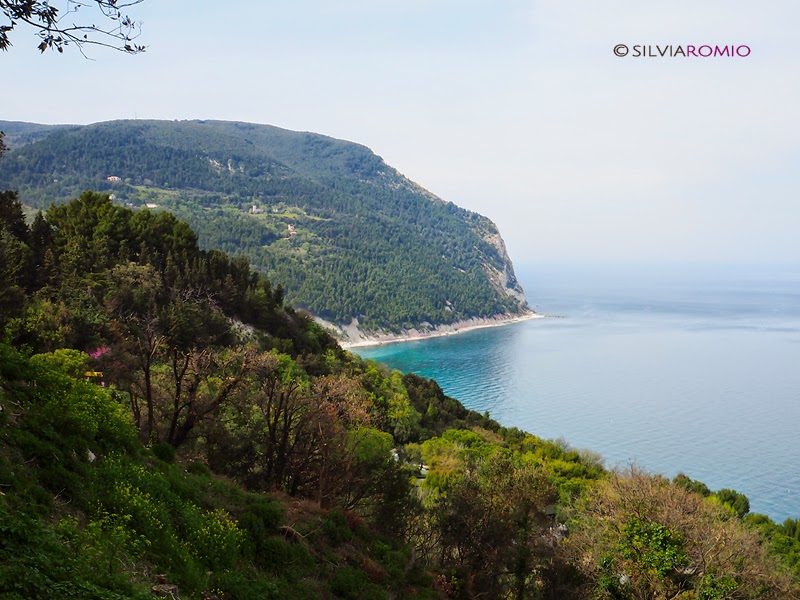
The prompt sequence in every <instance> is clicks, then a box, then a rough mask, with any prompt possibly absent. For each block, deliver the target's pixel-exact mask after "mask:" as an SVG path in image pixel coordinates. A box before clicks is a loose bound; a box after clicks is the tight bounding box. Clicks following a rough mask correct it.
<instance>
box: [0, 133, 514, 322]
mask: <svg viewBox="0 0 800 600" xmlns="http://www.w3.org/2000/svg"><path fill="white" fill-rule="evenodd" d="M3 129H5V130H9V131H12V132H13V148H12V150H11V151H10V152H9V153H8V155H7V156H6V157H5V158H4V159H3V160H2V161H0V188H9V189H18V190H19V191H20V195H21V197H22V198H24V199H25V202H26V203H28V204H31V205H32V206H33V207H35V208H44V207H46V206H49V205H50V203H52V202H56V203H60V202H63V201H66V200H68V199H70V198H73V197H76V196H77V195H78V194H79V193H80V192H81V191H82V190H85V189H95V190H99V191H103V192H106V193H109V194H113V197H114V200H115V202H117V203H120V204H127V205H129V206H130V207H136V208H138V207H142V206H143V205H148V204H149V205H150V207H151V208H152V209H153V210H162V209H167V210H170V211H173V212H174V213H176V214H177V215H178V216H179V217H181V218H182V219H185V220H186V221H188V222H189V223H190V224H191V226H192V227H193V228H194V229H195V230H196V231H197V233H198V236H199V240H200V243H201V245H202V246H203V247H205V248H217V249H220V250H224V251H227V252H229V253H234V254H238V253H243V254H245V255H247V257H248V258H249V260H250V261H251V263H252V264H253V265H254V266H255V267H256V268H257V269H259V270H260V271H262V272H264V273H265V274H266V275H267V276H268V277H269V278H270V279H271V280H273V281H279V282H281V283H282V284H283V285H284V286H285V288H286V297H287V300H288V301H290V302H291V303H292V304H294V305H295V306H298V307H301V308H305V309H307V310H309V311H310V312H311V313H313V314H314V315H316V316H318V317H321V318H323V319H325V320H328V321H331V322H333V323H335V324H337V325H340V326H342V325H349V324H351V322H352V321H353V320H354V319H356V320H357V321H358V323H359V325H360V327H361V328H362V329H364V330H368V331H376V330H388V331H398V330H400V329H405V328H411V327H419V326H422V327H428V326H432V325H440V324H449V323H454V322H457V321H461V320H465V319H470V318H473V317H493V316H496V315H509V314H519V313H522V312H525V311H527V304H526V302H525V298H524V295H523V291H522V289H521V287H520V286H519V284H518V282H517V280H516V278H515V276H514V271H513V267H512V265H511V261H510V259H509V257H508V255H507V253H506V251H505V246H504V244H503V242H502V239H501V237H500V235H499V232H498V231H497V227H496V226H495V225H494V223H492V222H491V221H490V220H489V219H487V218H486V217H483V216H481V215H478V214H476V213H472V212H470V211H467V210H464V209H461V208H459V207H457V206H456V205H454V204H452V203H450V202H445V201H443V200H441V199H439V198H437V197H436V196H434V195H433V194H431V193H429V192H427V191H426V190H424V189H422V188H421V187H420V186H418V185H416V184H415V183H413V182H412V181H410V180H408V179H406V178H405V177H404V176H402V175H401V174H400V173H398V172H397V171H396V170H395V169H393V168H391V167H390V166H388V165H387V164H386V163H385V162H384V161H383V160H382V159H381V158H380V157H379V156H377V155H375V154H374V153H373V152H372V151H370V150H369V149H368V148H366V147H364V146H361V145H358V144H354V143H351V142H345V141H341V140H335V139H332V138H328V137H325V136H321V135H317V134H313V133H298V132H292V131H286V130H283V129H279V128H276V127H270V126H265V125H252V124H247V123H231V122H219V121H191V122H167V121H115V122H109V123H99V124H95V125H90V126H79V127H58V128H45V127H41V126H32V125H27V127H24V126H22V125H21V124H18V123H17V124H13V123H8V122H0V130H3ZM9 135H10V134H9Z"/></svg>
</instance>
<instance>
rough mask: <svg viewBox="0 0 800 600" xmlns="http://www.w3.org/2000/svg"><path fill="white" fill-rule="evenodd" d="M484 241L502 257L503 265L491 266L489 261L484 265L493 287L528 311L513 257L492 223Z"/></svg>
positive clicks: (484, 236)
mask: <svg viewBox="0 0 800 600" xmlns="http://www.w3.org/2000/svg"><path fill="white" fill-rule="evenodd" d="M490 223H491V221H490ZM483 240H484V241H485V242H486V243H487V244H490V245H491V246H492V247H494V248H495V249H496V250H497V254H498V255H499V256H500V262H501V265H496V264H491V262H489V261H488V260H487V261H486V262H484V264H483V267H484V270H485V271H486V274H487V275H488V277H489V280H490V281H491V282H492V285H494V287H495V289H497V291H499V292H500V293H501V294H503V295H505V296H510V297H512V298H516V299H517V300H518V301H519V303H520V306H521V307H522V308H525V309H527V308H528V301H527V300H526V299H525V292H524V291H523V289H522V286H521V285H520V284H519V281H517V276H516V275H515V274H514V265H513V264H512V263H511V257H509V256H508V250H506V244H505V242H503V238H502V237H500V233H499V232H498V231H497V227H496V226H495V224H494V223H491V230H489V231H487V232H486V233H484V235H483Z"/></svg>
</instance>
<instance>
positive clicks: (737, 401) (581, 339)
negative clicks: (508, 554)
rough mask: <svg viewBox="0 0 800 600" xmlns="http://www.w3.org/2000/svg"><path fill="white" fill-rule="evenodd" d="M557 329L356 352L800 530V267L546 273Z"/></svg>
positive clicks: (539, 292) (508, 420) (541, 272)
mask: <svg viewBox="0 0 800 600" xmlns="http://www.w3.org/2000/svg"><path fill="white" fill-rule="evenodd" d="M517 275H518V278H519V279H520V281H521V283H522V284H523V287H524V288H525V292H526V296H527V298H528V302H529V304H530V305H531V307H532V308H534V310H536V312H538V313H540V314H543V315H547V317H546V318H542V319H534V320H529V321H523V322H521V323H517V324H512V325H507V326H503V327H495V328H487V329H480V330H475V331H470V332H465V333H461V334H458V335H453V336H447V337H440V338H432V339H427V340H422V341H415V342H403V343H395V344H387V345H383V346H376V347H363V348H354V349H353V350H354V351H355V352H357V353H358V354H360V355H361V356H364V357H366V358H374V359H376V360H378V361H380V362H383V363H386V364H388V365H389V366H391V367H393V368H396V369H399V370H401V371H403V372H413V373H418V374H419V375H423V376H425V377H430V378H433V379H435V380H436V381H437V382H438V383H439V385H441V387H442V388H443V389H444V391H445V393H447V394H448V395H449V396H452V397H454V398H457V399H459V400H460V401H461V402H462V403H463V404H464V405H465V406H467V407H468V408H470V409H473V410H476V411H480V412H484V411H489V413H490V415H491V416H492V418H494V419H496V420H497V421H499V422H500V423H501V424H502V425H504V426H507V427H519V428H520V429H523V430H525V431H528V432H530V433H533V434H534V435H537V436H539V437H543V438H548V439H561V440H563V441H564V442H566V443H567V444H569V445H570V446H571V447H574V448H588V449H591V450H594V451H596V452H599V453H600V454H601V455H602V456H603V457H604V459H605V464H606V466H607V467H619V468H626V467H627V466H629V465H632V464H635V465H637V466H640V467H642V468H644V469H646V470H648V471H649V472H651V473H660V474H663V475H665V476H667V477H670V478H671V477H674V476H675V475H676V474H678V473H684V474H686V475H688V476H689V477H691V478H692V479H696V480H700V481H702V482H704V483H706V484H707V485H708V486H709V487H710V488H711V489H712V490H718V489H721V488H730V489H734V490H736V491H738V492H741V493H744V494H746V495H747V496H748V498H749V499H750V506H751V512H756V513H763V514H767V515H769V516H770V517H771V518H772V519H773V520H775V521H776V522H782V521H783V520H784V519H786V518H800V265H777V266H763V265H758V266H732V265H713V266H709V265H704V266H698V265H660V266H648V267H645V266H630V265H627V266H625V265H614V266H609V265H603V266H597V265H594V266H587V265H559V266H552V265H550V266H537V265H530V266H524V267H521V268H518V269H517Z"/></svg>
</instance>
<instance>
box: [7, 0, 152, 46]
mask: <svg viewBox="0 0 800 600" xmlns="http://www.w3.org/2000/svg"><path fill="white" fill-rule="evenodd" d="M142 1H143V0H65V1H64V2H63V4H64V6H62V7H57V6H54V3H51V2H48V1H47V0H0V10H1V11H2V13H3V16H4V17H5V19H6V22H5V23H3V24H0V50H8V48H9V47H11V45H12V44H11V39H10V38H9V34H10V32H11V31H13V30H14V29H15V28H16V26H17V25H18V24H22V25H28V26H29V27H32V28H33V29H34V30H35V32H36V36H37V37H38V38H39V40H40V42H39V46H38V48H39V50H40V51H41V52H44V51H46V50H57V51H58V52H63V51H64V48H65V47H66V46H69V45H70V44H72V45H74V46H77V47H78V49H79V50H80V51H81V53H83V47H84V46H86V45H93V46H104V47H106V48H113V49H115V50H119V51H120V52H127V53H129V54H137V53H139V52H144V50H145V47H144V46H143V45H140V44H137V43H135V40H136V39H137V38H138V37H139V34H140V31H141V24H139V23H137V22H136V21H134V20H133V19H132V18H131V17H129V16H127V15H125V14H123V13H122V10H124V9H126V8H128V7H130V6H133V5H135V4H139V3H141V2H142ZM91 7H95V8H96V11H95V12H98V11H99V13H100V15H99V16H100V18H101V20H100V22H101V23H103V24H102V25H95V24H94V23H93V22H92V21H89V20H88V19H87V20H86V21H84V23H87V22H88V23H92V24H91V25H88V24H80V23H76V22H73V21H72V20H69V21H68V20H67V19H68V17H69V16H70V15H74V14H76V13H78V12H79V11H80V9H88V8H91Z"/></svg>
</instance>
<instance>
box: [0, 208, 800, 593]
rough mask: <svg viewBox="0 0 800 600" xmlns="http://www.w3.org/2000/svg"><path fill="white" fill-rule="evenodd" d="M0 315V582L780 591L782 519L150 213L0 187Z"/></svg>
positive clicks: (793, 573) (792, 536) (792, 546)
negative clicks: (450, 376) (621, 461)
mask: <svg viewBox="0 0 800 600" xmlns="http://www.w3.org/2000/svg"><path fill="white" fill-rule="evenodd" d="M0 328H1V329H2V333H3V341H2V342H1V343H0V596H1V597H3V598H10V599H12V600H21V599H27V598H85V599H90V598H92V599H94V598H103V599H112V598H113V599H117V598H119V599H121V598H146V597H152V594H153V592H154V591H155V592H158V593H160V594H162V595H169V594H172V595H173V596H176V595H177V596H179V597H181V598H197V599H199V598H204V599H206V600H209V599H211V598H225V599H227V600H235V599H251V598H252V599H263V598H267V599H270V598H275V599H278V598H281V599H283V598H290V599H291V598H303V599H307V598H350V599H365V600H367V599H375V598H378V599H380V598H385V599H387V600H388V599H389V598H460V599H477V598H516V599H524V598H547V599H556V598H559V599H578V598H607V599H631V600H633V599H643V598H648V599H662V598H664V599H666V598H680V599H683V600H689V599H703V600H723V599H740V598H741V599H745V598H747V599H756V598H769V599H776V600H777V599H784V598H797V597H800V591H799V590H798V578H799V576H800V526H798V522H797V521H793V520H789V521H787V522H786V523H784V524H783V525H777V524H775V523H773V522H772V521H770V520H769V519H768V518H767V517H764V516H761V515H749V514H748V512H749V503H748V501H747V498H745V497H744V496H742V495H741V494H738V493H736V492H735V491H733V490H725V489H723V490H719V491H717V492H712V491H711V490H709V489H708V488H707V487H706V486H704V485H703V484H702V483H700V482H697V481H692V480H691V479H689V478H688V477H684V476H680V477H678V478H676V480H675V481H668V480H666V479H664V478H662V477H658V476H652V475H648V474H646V473H643V472H641V471H639V470H636V469H631V470H627V471H613V472H609V471H607V470H606V469H605V468H604V467H603V464H602V460H601V459H600V458H599V457H598V456H596V455H594V454H593V453H592V452H589V451H577V450H574V449H572V448H570V447H569V446H568V445H567V444H565V443H563V442H558V443H555V442H551V441H546V440H542V439H539V438H537V437H535V436H533V435H530V434H528V433H525V432H522V431H520V430H518V429H513V428H512V429H508V428H504V427H501V426H500V425H499V424H498V423H496V422H494V421H492V420H491V419H490V418H489V416H488V415H480V414H477V413H474V412H472V411H468V410H467V409H465V408H464V407H463V406H462V405H461V404H460V403H458V402H457V401H456V400H454V399H451V398H447V397H446V396H445V395H444V394H443V393H442V390H441V389H440V388H439V386H438V385H437V384H436V383H435V382H433V381H429V380H426V379H423V378H421V377H418V376H415V375H403V374H401V373H398V372H392V371H390V370H389V369H387V368H386V367H383V366H381V365H379V364H377V363H375V362H371V361H366V362H365V361H363V360H361V359H359V358H358V357H356V356H354V355H351V354H348V353H346V352H344V351H342V349H341V348H340V347H339V346H338V345H337V344H336V343H335V341H334V340H332V339H331V338H330V337H329V336H328V335H327V334H326V333H325V332H324V331H323V330H321V329H320V328H319V327H318V326H317V325H316V324H315V323H314V322H313V321H312V320H311V319H309V318H308V317H307V316H304V315H303V314H302V313H301V312H299V311H296V310H294V309H292V308H291V307H289V306H287V305H286V304H285V301H284V297H283V291H282V287H281V286H280V285H279V284H277V283H273V282H271V281H269V280H267V279H266V278H264V277H263V276H261V275H259V274H257V273H255V272H254V271H252V270H251V268H250V266H249V265H248V263H247V261H246V260H244V259H241V258H240V259H231V258H229V257H228V256H227V255H225V254H224V253H222V252H219V251H203V250H201V249H200V248H199V246H198V244H197V239H196V236H195V234H194V232H193V231H192V229H191V228H190V227H189V226H188V225H187V224H186V223H184V222H181V221H179V220H178V219H176V218H175V217H174V216H173V215H172V214H170V213H166V212H162V213H158V214H153V213H151V212H149V211H131V210H129V209H126V208H122V207H119V206H115V205H114V204H113V203H111V202H110V201H109V200H108V198H107V197H106V196H104V195H100V194H94V193H85V194H83V195H82V196H81V197H80V198H79V199H76V200H73V201H72V202H70V203H68V204H65V205H60V206H55V207H52V208H50V209H49V210H48V211H47V212H46V213H44V214H38V215H36V216H35V218H34V219H33V220H32V221H31V223H30V224H28V223H27V222H26V220H25V216H24V213H23V207H22V204H21V203H20V202H19V200H18V199H17V196H16V194H15V193H14V192H4V193H2V194H1V195H0ZM621 434H624V433H621Z"/></svg>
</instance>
